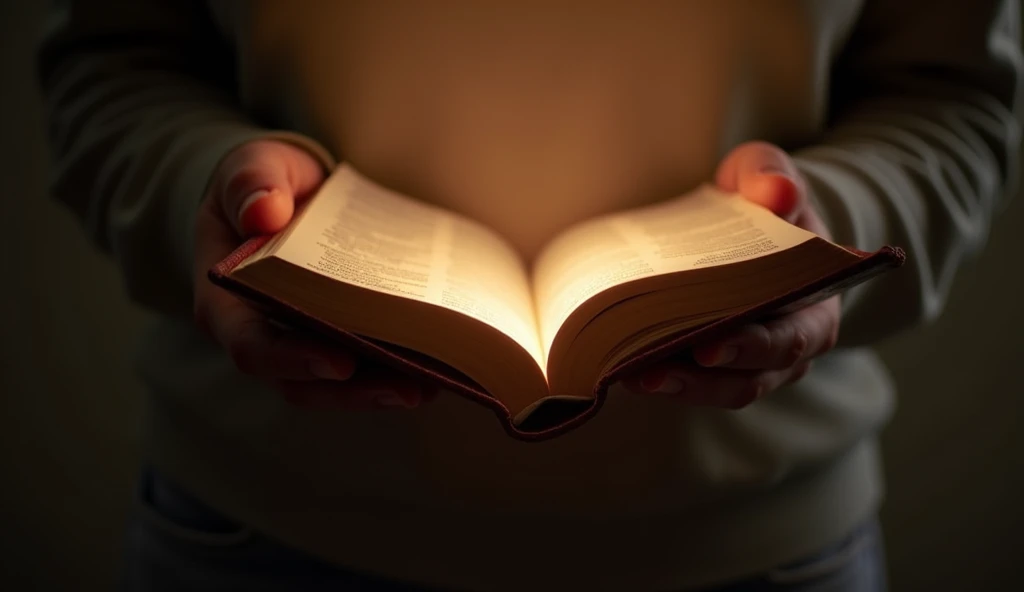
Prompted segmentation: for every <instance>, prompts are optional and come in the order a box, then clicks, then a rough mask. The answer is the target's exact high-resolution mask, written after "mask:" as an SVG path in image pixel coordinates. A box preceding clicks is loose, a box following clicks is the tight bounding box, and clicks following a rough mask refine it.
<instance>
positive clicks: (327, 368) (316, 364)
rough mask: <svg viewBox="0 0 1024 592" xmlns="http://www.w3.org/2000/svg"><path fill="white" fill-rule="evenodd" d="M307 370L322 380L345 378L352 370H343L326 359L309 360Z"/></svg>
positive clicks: (350, 374) (349, 375)
mask: <svg viewBox="0 0 1024 592" xmlns="http://www.w3.org/2000/svg"><path fill="white" fill-rule="evenodd" d="M309 371H310V373H312V374H313V376H316V377H317V378H322V379H324V380H347V379H349V378H350V377H351V376H352V372H351V371H350V372H343V371H341V370H339V369H338V367H337V366H335V365H334V364H332V363H331V362H328V361H327V360H310V361H309Z"/></svg>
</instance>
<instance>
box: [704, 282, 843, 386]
mask: <svg viewBox="0 0 1024 592" xmlns="http://www.w3.org/2000/svg"><path fill="white" fill-rule="evenodd" d="M839 315H840V311H839V303H838V299H835V298H832V299H829V300H826V301H823V302H819V303H817V304H814V305H811V306H808V307H807V308H803V309H801V310H798V311H796V312H794V313H791V314H788V315H786V316H784V317H781V318H778V319H774V320H771V321H768V322H765V323H757V324H751V325H748V326H746V327H743V328H742V329H740V330H739V331H738V332H737V333H735V334H734V335H732V336H730V337H727V338H725V339H723V340H721V341H718V342H716V343H711V344H706V345H702V346H698V347H695V348H694V350H693V358H694V360H695V361H696V362H697V363H698V364H700V365H701V366H704V367H716V368H729V369H736V370H782V369H784V368H789V367H791V366H793V365H795V364H798V363H800V362H802V361H804V360H806V359H809V358H813V357H815V356H819V355H821V354H823V353H825V352H827V351H828V350H830V349H832V348H833V347H835V343H836V339H837V337H838V332H839Z"/></svg>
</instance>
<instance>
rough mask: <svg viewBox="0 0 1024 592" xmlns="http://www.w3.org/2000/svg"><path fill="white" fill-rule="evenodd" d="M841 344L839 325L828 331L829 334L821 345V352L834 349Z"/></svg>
mask: <svg viewBox="0 0 1024 592" xmlns="http://www.w3.org/2000/svg"><path fill="white" fill-rule="evenodd" d="M838 344H839V327H838V326H837V327H835V328H834V329H832V330H831V331H829V332H828V336H827V337H826V338H825V342H824V343H823V344H822V346H821V352H820V353H825V352H829V351H832V350H833V349H835V348H836V345H838Z"/></svg>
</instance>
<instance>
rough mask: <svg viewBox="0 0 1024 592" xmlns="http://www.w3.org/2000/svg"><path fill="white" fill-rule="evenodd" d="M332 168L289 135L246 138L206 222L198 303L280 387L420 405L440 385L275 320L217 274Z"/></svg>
mask: <svg viewBox="0 0 1024 592" xmlns="http://www.w3.org/2000/svg"><path fill="white" fill-rule="evenodd" d="M323 179H324V172H323V169H322V167H321V166H320V164H319V163H318V162H317V161H316V160H315V159H314V158H313V157H312V156H311V155H310V154H308V153H307V152H306V151H304V150H302V149H300V148H299V147H297V146H293V145H291V144H287V143H285V142H278V141H269V140H260V141H254V142H249V143H247V144H244V145H242V146H240V147H238V148H236V149H235V150H233V151H232V152H231V153H230V154H228V155H227V156H226V157H225V158H224V159H223V161H222V162H221V163H220V164H219V165H218V167H217V170H216V171H215V172H214V174H213V177H212V179H211V181H210V184H209V189H208V191H207V194H206V196H205V197H204V199H203V201H202V204H201V206H200V209H199V212H198V216H197V220H196V238H195V262H194V286H195V289H194V292H195V301H194V310H195V319H196V322H197V323H198V324H199V326H200V327H201V328H202V329H203V330H204V331H205V332H206V333H207V334H208V335H209V336H210V337H212V338H213V339H214V340H215V341H216V342H217V343H218V344H220V346H221V347H223V348H224V349H225V350H227V352H228V354H229V355H230V356H231V359H232V360H233V361H234V363H235V365H236V366H237V367H238V369H239V370H241V371H242V372H244V373H246V374H250V375H253V376H256V377H259V378H262V379H264V380H266V381H268V382H269V383H271V384H273V385H274V386H275V387H276V388H277V390H278V391H279V392H280V393H282V395H284V397H285V398H286V399H287V400H288V401H290V402H292V403H294V404H296V405H300V406H307V407H317V408H321V407H322V408H342V409H373V408H381V407H406V408H409V407H415V406H417V405H418V404H419V403H420V402H421V401H423V400H424V399H425V398H426V397H428V396H432V395H433V390H432V389H431V388H430V387H427V386H425V385H421V384H419V383H417V382H415V381H413V380H411V379H409V378H406V377H403V376H396V375H395V373H394V372H387V371H384V370H382V369H380V368H375V367H373V366H371V365H368V364H361V365H359V366H358V367H357V363H356V362H357V361H356V359H355V358H354V357H353V356H352V355H351V354H350V353H349V352H346V351H344V350H342V349H340V348H338V347H335V346H332V345H330V344H329V343H327V342H326V341H324V340H319V339H317V338H316V337H314V336H312V335H307V334H300V333H299V332H293V331H289V330H286V329H282V328H280V327H278V326H275V325H272V324H271V323H269V322H268V320H267V318H266V317H265V316H264V315H263V314H261V313H260V312H258V311H257V310H256V309H254V308H252V307H250V306H249V305H248V304H246V303H245V302H243V301H242V300H239V299H238V298H236V297H235V296H233V295H232V294H230V293H229V292H227V291H225V290H223V289H221V288H219V287H217V286H215V285H213V284H212V283H210V281H209V280H208V278H207V275H206V274H207V271H208V270H209V269H210V268H211V267H213V266H214V265H215V264H216V263H217V262H219V261H220V260H222V259H223V258H224V257H226V256H227V255H228V254H230V253H231V251H233V250H234V249H235V248H236V247H237V246H238V245H239V244H240V243H241V241H242V239H244V238H246V237H249V236H253V235H257V234H269V233H274V232H277V231H279V230H281V229H282V228H284V227H285V225H287V224H288V222H289V221H290V220H291V218H292V214H293V213H294V211H295V204H296V202H298V201H300V200H302V199H304V198H306V197H308V196H309V195H310V194H311V193H313V192H314V191H315V190H316V189H317V188H318V187H319V186H320V184H321V182H322V181H323Z"/></svg>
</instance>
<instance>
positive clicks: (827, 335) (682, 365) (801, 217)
mask: <svg viewBox="0 0 1024 592" xmlns="http://www.w3.org/2000/svg"><path fill="white" fill-rule="evenodd" d="M715 182H716V184H717V185H718V186H719V187H720V188H721V189H722V190H724V191H734V192H738V193H740V194H741V195H742V196H743V197H745V198H746V199H748V200H750V201H753V202H756V203H759V204H761V205H763V206H765V207H767V208H769V209H770V210H772V211H773V212H775V213H776V214H777V215H779V216H780V217H782V218H785V219H786V220H787V221H789V222H791V223H793V224H795V225H796V226H799V227H801V228H804V229H807V230H810V231H811V232H813V233H815V234H818V235H820V236H822V237H824V238H827V239H830V238H831V235H830V234H829V232H828V229H827V228H826V227H825V224H824V223H823V222H822V220H821V218H820V217H819V216H818V214H817V212H815V211H814V208H813V207H812V205H811V204H810V202H809V200H808V199H807V188H806V185H805V183H804V181H803V179H802V178H801V176H800V173H799V172H798V171H797V170H796V166H795V165H794V164H793V161H792V160H791V159H790V158H789V155H787V154H786V153H785V152H784V151H783V150H781V149H780V148H778V147H777V146H774V145H772V144H767V143H764V142H748V143H746V144H742V145H740V146H738V147H737V148H735V149H734V150H732V152H730V153H729V154H728V155H727V156H726V157H725V159H724V160H723V161H722V163H721V164H720V165H719V167H718V172H717V174H716V176H715ZM838 334H839V297H838V296H835V297H833V298H830V299H828V300H826V301H823V302H820V303H817V304H814V305H812V306H809V307H807V308H804V309H802V310H799V311H797V312H794V313H792V314H789V315H786V316H783V317H779V318H775V319H772V320H769V321H766V322H764V323H752V324H749V325H746V326H744V327H741V328H739V329H738V330H736V331H735V332H733V333H732V334H729V335H725V336H723V337H721V338H719V339H716V340H714V341H712V342H708V343H702V344H699V345H697V346H696V347H694V348H693V361H692V362H690V361H688V362H681V361H673V360H666V361H664V362H661V363H660V364H658V365H656V366H655V367H652V368H648V369H646V370H644V371H643V372H642V373H641V374H640V375H638V376H636V377H634V378H632V379H630V380H626V381H625V384H626V386H627V387H628V388H630V389H631V390H633V391H634V392H638V393H664V394H668V395H672V396H676V397H679V398H680V399H682V400H683V401H685V402H687V403H690V404H694V405H707V406H713V407H725V408H729V409H740V408H742V407H745V406H747V405H749V404H750V403H752V402H754V401H755V400H757V399H759V398H761V397H763V396H764V395H766V394H768V393H770V392H772V391H774V390H775V389H777V388H779V387H781V386H784V385H786V384H789V383H792V382H795V381H797V380H800V378H802V377H803V376H804V374H806V373H807V371H808V370H809V369H810V366H811V363H812V362H813V360H814V358H815V357H817V356H820V355H822V354H824V353H825V352H827V351H829V350H831V349H832V348H833V347H834V346H835V344H836V339H837V338H838ZM694 362H695V363H694Z"/></svg>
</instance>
